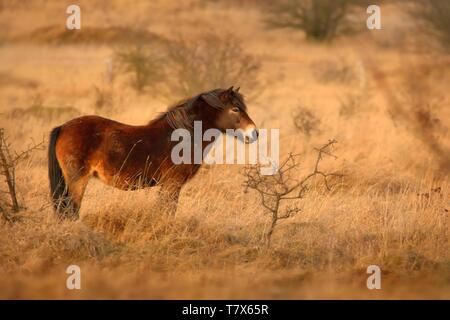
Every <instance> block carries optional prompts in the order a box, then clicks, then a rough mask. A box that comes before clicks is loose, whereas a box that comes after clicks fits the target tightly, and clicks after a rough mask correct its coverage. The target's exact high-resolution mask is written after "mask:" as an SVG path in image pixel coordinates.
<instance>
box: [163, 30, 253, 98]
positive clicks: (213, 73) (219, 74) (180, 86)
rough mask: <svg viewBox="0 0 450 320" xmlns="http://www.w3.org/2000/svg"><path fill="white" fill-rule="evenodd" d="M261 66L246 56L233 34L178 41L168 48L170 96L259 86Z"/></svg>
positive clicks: (211, 35)
mask: <svg viewBox="0 0 450 320" xmlns="http://www.w3.org/2000/svg"><path fill="white" fill-rule="evenodd" d="M259 69H260V63H259V62H258V61H257V59H256V58H255V57H254V56H252V55H250V54H247V53H245V52H244V49H243V47H242V45H241V42H240V41H239V40H238V39H237V38H236V37H234V36H233V35H231V34H226V35H223V36H221V35H219V34H215V33H209V34H205V35H202V36H201V37H199V38H197V39H194V40H191V39H189V40H188V39H187V38H183V37H179V38H178V39H177V40H175V41H173V42H171V43H170V44H169V45H168V46H167V73H166V79H165V81H166V82H167V86H168V90H169V91H170V94H171V95H173V94H175V95H176V96H179V97H186V96H192V95H194V94H197V93H199V92H203V91H206V90H210V89H211V88H228V87H229V86H231V85H236V86H245V87H246V88H248V89H252V90H254V89H255V88H256V87H257V86H258V80H257V73H258V71H259Z"/></svg>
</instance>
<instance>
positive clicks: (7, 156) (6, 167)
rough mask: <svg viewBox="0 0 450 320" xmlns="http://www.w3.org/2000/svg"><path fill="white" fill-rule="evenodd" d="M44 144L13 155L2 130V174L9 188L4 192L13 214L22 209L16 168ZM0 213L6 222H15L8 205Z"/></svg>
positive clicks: (0, 137)
mask: <svg viewBox="0 0 450 320" xmlns="http://www.w3.org/2000/svg"><path fill="white" fill-rule="evenodd" d="M43 144H44V141H42V142H40V143H38V144H35V143H33V145H32V146H30V147H28V148H27V149H26V150H24V151H22V152H20V153H15V152H14V154H13V153H12V152H11V151H10V144H9V143H8V142H7V141H6V137H5V131H4V129H3V128H0V174H1V175H2V176H3V177H4V179H5V182H6V185H7V187H8V190H7V191H2V192H6V193H7V194H8V195H9V197H10V199H11V203H10V205H9V207H10V208H11V210H12V212H18V211H19V210H20V208H21V207H20V205H19V201H18V200H17V190H16V166H17V164H18V163H19V162H20V161H21V160H23V159H25V158H26V157H28V156H29V155H30V153H31V152H32V151H33V150H36V149H42V148H43ZM0 213H1V214H2V215H3V217H4V218H5V219H6V220H8V221H12V220H13V217H12V216H11V215H9V214H8V210H7V208H6V205H2V204H0Z"/></svg>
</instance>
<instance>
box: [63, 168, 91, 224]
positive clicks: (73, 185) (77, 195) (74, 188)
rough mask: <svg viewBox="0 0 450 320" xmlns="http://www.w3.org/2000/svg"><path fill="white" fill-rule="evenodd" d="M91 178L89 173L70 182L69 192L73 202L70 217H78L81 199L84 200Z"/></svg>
mask: <svg viewBox="0 0 450 320" xmlns="http://www.w3.org/2000/svg"><path fill="white" fill-rule="evenodd" d="M89 178H90V176H89V175H85V176H83V177H79V178H78V179H75V180H72V181H70V182H69V185H68V192H69V196H70V202H71V214H70V215H69V218H73V219H78V216H79V211H80V207H81V200H83V195H84V191H85V190H86V186H87V184H88V182H89Z"/></svg>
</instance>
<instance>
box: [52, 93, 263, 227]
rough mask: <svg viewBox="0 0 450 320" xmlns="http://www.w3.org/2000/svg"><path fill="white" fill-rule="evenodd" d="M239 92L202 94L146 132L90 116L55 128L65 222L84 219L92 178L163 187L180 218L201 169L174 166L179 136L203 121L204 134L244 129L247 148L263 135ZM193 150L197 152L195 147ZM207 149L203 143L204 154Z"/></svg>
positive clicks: (59, 206)
mask: <svg viewBox="0 0 450 320" xmlns="http://www.w3.org/2000/svg"><path fill="white" fill-rule="evenodd" d="M238 90H239V89H237V90H233V87H231V88H229V89H227V90H224V89H215V90H212V91H209V92H205V93H202V94H199V95H197V96H195V97H192V98H189V99H186V100H184V101H182V102H180V103H178V104H176V105H175V106H173V107H171V108H169V109H168V111H167V112H164V113H162V114H161V115H160V116H159V117H157V118H156V119H154V120H152V121H150V122H149V123H148V124H147V125H143V126H132V125H126V124H122V123H119V122H116V121H113V120H109V119H105V118H102V117H98V116H84V117H80V118H76V119H73V120H71V121H68V122H66V123H65V124H63V125H62V126H60V127H56V128H54V129H53V130H52V132H51V134H50V143H49V149H48V173H49V179H50V188H51V195H52V202H53V206H54V208H55V211H56V212H57V213H58V215H59V217H61V218H71V219H77V218H78V212H79V209H80V205H81V200H82V198H83V194H84V191H85V189H86V186H87V184H88V182H89V179H90V178H91V177H96V178H98V179H100V180H101V181H103V182H104V183H106V184H108V185H111V186H114V187H116V188H120V189H122V190H134V189H136V188H141V187H151V186H155V185H160V186H161V195H162V196H163V200H164V201H165V202H166V203H167V204H169V205H170V207H169V211H170V212H171V213H175V211H176V204H177V201H178V196H179V193H180V190H181V188H182V186H183V185H184V184H185V183H186V182H187V181H188V180H189V179H191V178H192V177H193V176H194V175H195V174H196V173H197V171H198V169H199V167H200V164H195V163H193V164H186V163H181V164H174V163H173V161H172V159H171V150H172V148H173V147H174V146H175V145H176V144H177V142H174V141H172V140H171V134H172V132H173V130H175V129H178V128H183V129H187V130H189V132H192V131H193V127H194V125H193V124H194V121H201V122H202V130H203V131H206V130H208V129H210V128H217V129H219V130H221V131H222V132H225V130H226V129H234V130H238V129H240V130H242V132H244V134H243V135H242V137H243V139H244V140H245V142H247V143H249V142H253V141H254V140H256V139H257V136H258V131H257V129H256V127H255V124H254V122H253V121H252V120H251V119H250V117H249V116H248V115H247V108H246V105H245V103H244V100H243V97H242V95H241V94H240V93H239V92H238ZM191 137H193V135H191ZM191 145H192V146H193V147H192V149H193V148H194V143H192V144H191ZM206 146H207V144H206V143H205V142H202V151H203V149H204V148H205V147H206ZM191 151H192V152H194V151H193V150H191ZM202 154H203V153H202Z"/></svg>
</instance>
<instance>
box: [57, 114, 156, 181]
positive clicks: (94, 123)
mask: <svg viewBox="0 0 450 320" xmlns="http://www.w3.org/2000/svg"><path fill="white" fill-rule="evenodd" d="M164 140H165V139H164V137H163V136H161V133H160V130H159V129H158V128H153V127H151V126H148V125H147V126H132V125H126V124H123V123H120V122H117V121H114V120H110V119H106V118H102V117H99V116H83V117H80V118H76V119H73V120H70V121H68V122H66V123H65V124H63V125H62V126H61V130H60V136H59V138H58V142H57V146H56V152H57V158H58V161H60V162H61V163H62V165H63V166H65V167H66V170H67V171H71V172H72V173H74V172H75V171H76V170H78V171H79V172H80V174H91V175H94V176H96V177H98V178H100V179H101V180H103V181H104V182H106V183H107V184H114V185H116V184H117V183H119V182H120V181H116V180H117V179H118V177H117V176H118V175H119V176H120V177H122V178H123V180H124V181H123V185H124V186H120V183H119V185H116V186H117V187H124V188H125V185H126V184H127V183H128V182H126V181H125V180H129V177H133V176H136V175H139V174H142V171H148V174H153V172H154V171H155V170H156V168H157V167H158V166H159V162H160V156H161V152H162V151H163V150H162V146H163V145H164V143H163V142H164ZM149 165H150V166H151V168H149V167H148V166H149ZM77 174H78V172H77ZM120 177H119V180H120Z"/></svg>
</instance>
